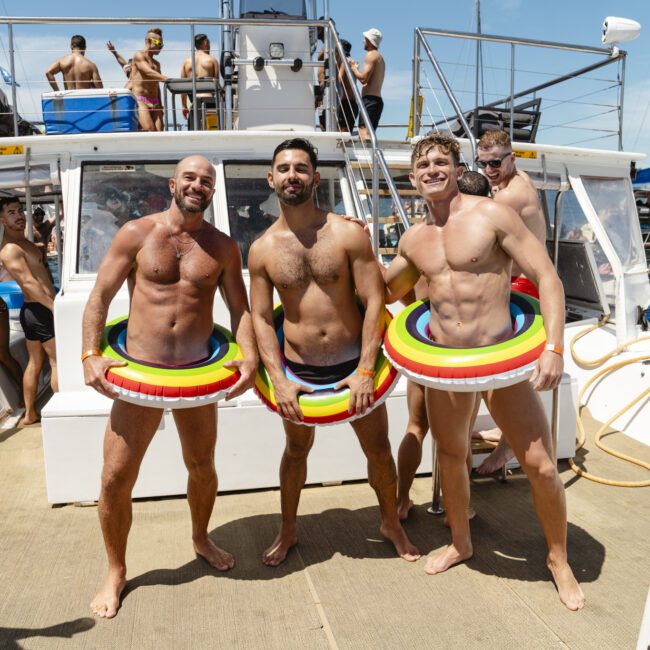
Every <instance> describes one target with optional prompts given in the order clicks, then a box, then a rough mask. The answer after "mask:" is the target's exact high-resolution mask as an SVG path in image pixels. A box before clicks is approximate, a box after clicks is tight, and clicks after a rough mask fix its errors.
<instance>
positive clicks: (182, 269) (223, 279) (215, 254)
mask: <svg viewBox="0 0 650 650" xmlns="http://www.w3.org/2000/svg"><path fill="white" fill-rule="evenodd" d="M214 183H215V174H214V168H213V167H212V165H211V163H210V162H209V161H208V160H206V159H205V158H203V157H201V156H191V157H189V158H185V159H184V160H181V161H180V162H179V163H178V165H177V167H176V170H175V173H174V177H173V178H171V179H170V181H169V189H170V192H171V194H172V197H173V201H172V204H171V206H170V208H169V210H166V211H165V212H160V213H157V214H152V215H149V216H146V217H141V218H140V219H136V220H133V221H129V222H128V223H127V224H125V225H124V226H123V227H122V228H121V229H120V230H119V231H118V233H117V235H116V236H115V238H114V239H113V243H112V244H111V247H110V249H109V250H108V253H107V254H106V256H105V257H104V260H103V262H102V264H101V266H100V267H99V272H98V274H97V281H96V283H95V286H94V288H93V290H92V292H91V294H90V297H89V299H88V304H87V305H86V309H85V311H84V317H83V349H84V351H86V353H85V354H84V355H83V357H84V361H83V369H84V377H85V381H86V384H87V385H89V386H92V387H93V388H94V389H95V390H97V391H98V392H99V393H101V394H102V395H105V396H107V397H110V398H112V399H114V398H116V397H117V395H116V393H115V391H114V390H113V388H112V387H111V385H110V384H109V383H108V382H107V381H106V378H105V372H106V370H107V369H108V368H110V367H111V366H114V365H119V364H116V363H115V362H112V361H111V360H110V359H107V358H105V357H102V356H100V355H99V353H98V352H97V348H98V347H99V343H100V340H101V336H102V331H103V329H104V325H105V323H106V316H107V313H108V307H109V305H110V303H111V300H112V299H113V297H114V296H115V294H116V293H117V291H118V290H119V288H120V287H121V286H122V284H123V283H124V281H125V280H128V283H129V293H130V298H131V300H130V305H131V307H130V311H129V326H128V331H127V340H126V345H127V348H128V350H129V355H131V356H133V357H135V358H136V359H142V360H144V361H149V362H153V363H156V364H159V365H165V366H183V365H187V364H191V363H194V362H196V361H197V360H198V359H205V358H206V357H207V356H208V354H209V349H210V345H209V341H210V334H211V333H212V307H213V301H214V295H215V292H216V290H217V289H219V290H220V291H221V293H222V294H223V297H224V300H225V302H226V304H227V305H228V308H229V309H230V326H231V329H232V332H233V334H234V335H235V338H236V340H237V343H238V344H239V346H240V348H241V350H242V352H243V356H244V358H243V361H235V362H231V363H230V365H235V366H238V367H239V370H240V372H241V378H240V379H239V381H238V382H237V383H236V384H235V385H234V386H233V387H232V388H231V389H230V391H229V393H228V398H232V397H235V396H236V395H239V394H241V393H243V392H244V391H245V390H247V389H248V388H249V387H250V386H251V385H252V383H253V381H254V379H255V370H256V367H257V352H256V348H255V342H254V337H253V328H252V324H251V318H250V311H249V308H248V298H247V296H246V289H245V287H244V281H243V278H242V274H241V255H240V254H239V247H238V246H237V244H236V243H235V242H234V241H233V240H232V239H231V238H230V237H228V236H226V235H224V234H223V233H222V232H220V231H219V230H217V229H216V228H214V227H213V226H211V225H210V224H209V223H207V222H206V221H204V219H203V212H204V211H205V209H206V208H207V207H208V206H209V205H210V203H211V201H212V196H213V194H214ZM162 414H163V409H162V408H154V407H148V406H140V405H137V404H131V403H129V402H125V401H122V400H119V399H116V400H115V401H114V402H113V407H112V409H111V413H110V416H109V419H108V423H107V425H106V434H105V437H104V468H103V471H102V481H101V492H100V496H99V508H98V510H99V520H100V524H101V527H102V533H103V535H104V544H105V547H106V554H107V557H108V573H107V576H106V579H105V580H104V583H103V585H102V587H101V589H100V590H99V592H98V593H97V595H96V596H95V599H94V600H93V601H92V603H91V608H92V610H93V611H94V612H95V614H97V615H98V616H100V617H102V618H112V617H114V616H115V615H116V614H117V610H118V607H119V603H120V595H121V593H122V591H123V589H124V587H125V585H126V543H127V538H128V534H129V529H130V527H131V519H132V508H131V492H132V490H133V486H134V484H135V481H136V479H137V477H138V471H139V469H140V464H141V462H142V459H143V457H144V454H145V452H146V450H147V447H148V446H149V443H150V442H151V440H152V438H153V436H154V434H155V433H156V430H157V429H158V425H159V424H160V419H161V417H162ZM173 415H174V420H175V422H176V427H177V429H178V434H179V437H180V442H181V447H182V450H183V460H184V461H185V465H186V466H187V470H188V474H189V476H188V481H187V500H188V503H189V507H190V514H191V518H192V541H193V546H194V551H195V552H196V553H197V554H198V555H200V556H201V557H203V558H204V559H205V560H206V561H207V562H208V563H209V564H210V565H211V566H213V567H214V568H215V569H217V570H218V571H227V570H229V569H231V568H232V567H233V566H234V564H235V560H234V557H233V556H232V555H231V554H230V553H229V552H228V551H225V550H223V549H221V548H219V547H218V546H216V545H215V544H214V542H212V540H211V539H210V538H209V537H208V522H209V519H210V514H211V513H212V508H213V506H214V501H215V497H216V494H217V475H216V472H215V468H214V453H215V445H216V437H217V428H216V426H217V411H216V407H215V405H214V404H207V405H204V406H198V407H194V408H186V409H177V410H174V411H173Z"/></svg>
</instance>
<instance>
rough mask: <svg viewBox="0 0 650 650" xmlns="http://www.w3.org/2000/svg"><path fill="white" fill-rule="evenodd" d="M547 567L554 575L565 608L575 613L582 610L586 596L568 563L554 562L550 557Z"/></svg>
mask: <svg viewBox="0 0 650 650" xmlns="http://www.w3.org/2000/svg"><path fill="white" fill-rule="evenodd" d="M546 566H547V567H548V569H549V571H550V572H551V574H552V575H553V580H554V581H555V586H556V587H557V592H558V594H559V596H560V600H561V601H562V602H563V603H564V604H565V606H566V607H567V608H568V609H570V610H571V611H573V612H577V611H578V610H579V609H582V608H583V607H584V605H585V595H584V594H583V593H582V589H581V588H580V585H579V584H578V581H577V580H576V579H575V576H574V575H573V571H571V567H570V566H569V565H568V563H567V562H561V563H560V562H553V560H551V558H550V557H549V558H547V560H546Z"/></svg>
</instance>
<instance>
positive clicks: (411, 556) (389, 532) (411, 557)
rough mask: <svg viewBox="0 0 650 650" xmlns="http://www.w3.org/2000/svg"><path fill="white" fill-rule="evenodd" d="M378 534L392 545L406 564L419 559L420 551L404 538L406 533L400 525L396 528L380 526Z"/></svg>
mask: <svg viewBox="0 0 650 650" xmlns="http://www.w3.org/2000/svg"><path fill="white" fill-rule="evenodd" d="M379 532H380V533H381V534H382V535H383V536H384V537H385V538H386V539H387V540H388V541H389V542H391V543H392V544H393V546H394V547H395V550H396V551H397V555H399V556H400V557H401V558H402V559H403V560H406V561H407V562H415V561H416V560H419V559H420V551H418V549H417V548H416V547H415V546H414V545H413V544H411V541H410V540H409V538H408V537H407V536H406V532H405V531H404V529H403V528H402V526H401V524H397V526H388V525H384V524H382V525H381V526H380V527H379Z"/></svg>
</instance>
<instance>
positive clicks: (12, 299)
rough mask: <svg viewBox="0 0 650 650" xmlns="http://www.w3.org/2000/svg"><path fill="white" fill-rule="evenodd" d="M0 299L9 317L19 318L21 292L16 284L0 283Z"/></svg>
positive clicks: (22, 300) (21, 302)
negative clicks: (6, 308) (7, 309)
mask: <svg viewBox="0 0 650 650" xmlns="http://www.w3.org/2000/svg"><path fill="white" fill-rule="evenodd" d="M0 298H2V299H3V300H4V301H5V302H6V303H7V307H8V308H9V317H10V318H18V317H19V316H20V308H21V307H22V306H23V302H25V301H24V299H23V292H22V291H21V290H20V287H19V286H18V284H17V283H16V282H14V281H13V280H10V281H8V282H0Z"/></svg>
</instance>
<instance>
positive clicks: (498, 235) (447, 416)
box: [385, 134, 584, 610]
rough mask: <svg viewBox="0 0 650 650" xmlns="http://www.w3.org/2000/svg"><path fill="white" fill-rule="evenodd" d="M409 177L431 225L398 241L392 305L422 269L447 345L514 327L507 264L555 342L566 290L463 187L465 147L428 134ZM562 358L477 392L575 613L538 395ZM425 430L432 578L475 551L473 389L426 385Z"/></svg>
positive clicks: (510, 214) (497, 337)
mask: <svg viewBox="0 0 650 650" xmlns="http://www.w3.org/2000/svg"><path fill="white" fill-rule="evenodd" d="M411 161H412V171H411V173H410V179H411V184H412V185H413V187H414V188H415V189H416V190H417V191H418V193H419V194H420V195H421V196H422V198H423V199H424V200H425V202H426V204H427V208H428V214H427V216H426V220H425V221H424V222H423V223H422V224H417V225H415V226H413V227H411V228H410V229H409V230H407V231H406V233H405V234H404V235H403V236H402V238H401V240H400V242H399V247H398V254H397V256H396V257H395V259H394V260H393V262H391V265H390V266H389V267H388V269H387V270H386V275H385V280H386V283H387V288H388V300H389V301H393V300H397V299H399V298H400V297H401V296H403V295H405V294H406V293H407V292H408V291H409V290H410V289H411V288H412V287H413V286H414V285H415V283H416V282H417V280H418V278H419V277H420V275H422V276H424V278H425V280H426V282H427V285H428V298H429V300H430V303H431V310H430V319H429V328H430V332H431V337H432V339H433V340H434V341H436V342H439V343H440V344H442V345H450V346H457V347H469V348H471V347H476V346H480V345H490V344H494V343H496V342H498V341H501V340H503V339H505V338H507V337H508V336H510V335H511V333H512V324H511V321H510V311H509V294H510V287H509V283H510V273H511V266H512V262H513V261H514V262H516V263H517V264H518V266H519V267H520V268H521V270H522V271H523V272H524V273H525V274H526V276H527V277H529V278H530V279H531V280H532V281H534V282H535V283H536V284H537V285H538V286H539V292H540V296H541V308H542V314H543V316H544V323H545V327H546V333H547V340H548V342H549V343H550V344H558V345H561V343H562V341H563V338H562V335H563V330H564V295H563V290H562V283H561V282H560V280H559V278H558V277H557V274H556V272H555V269H554V268H553V265H552V264H551V261H550V259H549V257H548V255H547V253H546V250H545V249H544V247H543V246H542V245H541V244H540V242H539V241H538V240H537V239H536V238H535V237H534V235H533V234H532V233H531V232H530V230H528V229H527V228H526V227H525V226H524V224H523V223H522V220H521V219H520V218H519V216H518V215H517V214H516V213H515V212H514V210H512V209H511V208H509V207H508V206H506V205H503V204H501V203H497V202H495V201H491V200H489V199H486V198H483V197H476V196H468V195H464V194H461V193H460V192H459V190H458V179H459V178H460V177H461V175H462V173H463V167H462V166H461V164H460V147H459V145H458V142H457V141H456V140H455V139H454V138H451V137H449V136H445V135H441V134H433V135H431V136H427V137H425V138H424V139H423V140H421V141H420V142H418V143H417V145H416V146H415V148H414V150H413V154H412V158H411ZM562 369H563V359H562V356H561V355H560V354H558V353H556V352H555V351H553V350H551V349H546V350H545V351H544V352H543V353H542V355H541V357H540V358H539V360H538V362H537V365H536V368H535V370H534V372H533V375H532V377H531V379H530V381H527V382H523V383H519V384H516V385H514V386H510V387H508V388H501V389H498V390H492V391H487V392H485V393H483V398H484V399H485V401H486V403H487V406H488V409H489V410H490V413H491V414H492V417H493V418H494V420H495V422H496V424H497V425H498V426H499V427H500V428H501V430H502V431H503V432H504V435H505V436H506V438H507V439H508V442H509V443H510V445H511V446H512V448H513V449H514V451H515V454H516V456H517V459H518V460H519V462H520V463H521V465H522V467H523V469H524V471H525V472H526V474H527V475H528V478H529V480H530V483H531V487H532V493H533V501H534V504H535V509H536V512H537V517H538V519H539V521H540V524H541V527H542V530H543V532H544V536H545V538H546V542H547V545H548V555H547V566H548V568H549V570H550V571H551V574H552V576H553V579H554V580H555V584H556V586H557V590H558V593H559V596H560V599H561V601H562V602H563V603H564V604H565V605H566V607H567V608H569V609H571V610H577V609H580V608H581V607H582V606H583V605H584V595H583V593H582V590H581V589H580V586H579V585H578V583H577V581H576V579H575V577H574V575H573V572H572V571H571V568H570V567H569V564H568V560H567V550H566V537H567V520H566V504H565V496H564V486H563V485H562V482H561V481H560V477H559V475H558V472H557V467H556V465H555V462H554V460H553V458H552V453H551V436H550V430H549V426H548V422H547V420H546V415H545V413H544V409H543V407H542V404H541V401H540V399H539V396H538V395H537V393H536V391H540V390H551V389H553V388H554V387H555V386H557V385H558V383H559V382H560V378H561V376H562ZM425 398H426V402H427V415H428V419H429V427H430V429H431V432H432V434H433V435H434V436H435V438H436V441H437V443H438V459H439V464H440V473H441V483H442V490H443V493H444V495H445V506H446V509H447V516H448V522H449V526H450V528H451V544H450V545H449V546H448V547H446V548H445V549H443V550H442V551H440V552H438V553H436V554H435V555H433V556H431V557H430V558H429V559H428V560H427V564H426V567H425V571H426V572H427V573H429V574H437V573H441V572H443V571H446V570H447V569H449V568H450V567H452V566H453V565H454V564H457V563H459V562H463V561H465V560H467V559H468V558H470V557H471V556H472V554H473V548H472V540H471V536H470V530H469V521H468V506H469V480H468V474H467V465H466V458H467V449H468V436H467V432H468V429H469V423H470V421H471V418H472V416H473V410H474V406H475V403H476V398H477V395H476V394H475V393H452V392H446V391H441V390H434V389H431V388H427V389H426V394H425Z"/></svg>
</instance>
